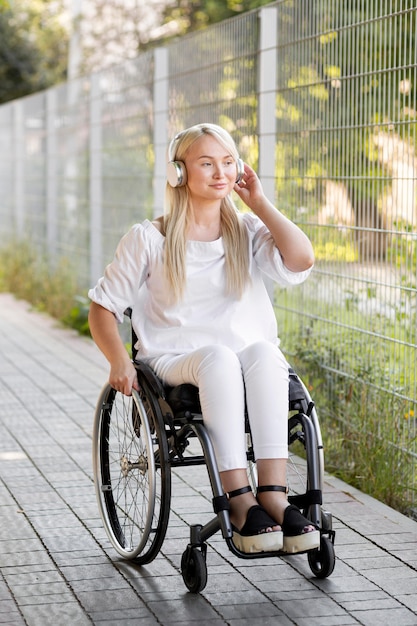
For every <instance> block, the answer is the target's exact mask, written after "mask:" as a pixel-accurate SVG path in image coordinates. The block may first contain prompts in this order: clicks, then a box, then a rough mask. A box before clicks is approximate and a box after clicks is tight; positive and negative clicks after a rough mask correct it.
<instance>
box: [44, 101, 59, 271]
mask: <svg viewBox="0 0 417 626" xmlns="http://www.w3.org/2000/svg"><path fill="white" fill-rule="evenodd" d="M55 122H56V90H55V89H49V90H48V91H47V92H46V248H47V251H48V255H49V258H50V259H51V262H52V263H55V261H56V255H57V179H56V162H57V152H56V145H57V144H56V123H55Z"/></svg>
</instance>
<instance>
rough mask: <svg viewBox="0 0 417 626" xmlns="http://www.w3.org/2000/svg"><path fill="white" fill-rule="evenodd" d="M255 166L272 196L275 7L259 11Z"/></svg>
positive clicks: (266, 190)
mask: <svg viewBox="0 0 417 626" xmlns="http://www.w3.org/2000/svg"><path fill="white" fill-rule="evenodd" d="M259 20H260V29H259V30H260V36H259V78H258V91H259V94H258V120H259V128H258V132H259V167H258V173H259V177H260V179H261V181H262V185H263V188H264V191H265V194H266V196H267V197H268V198H269V199H270V200H271V202H274V199H275V136H276V121H275V109H276V106H275V99H276V78H277V39H278V36H277V8H276V7H265V8H263V9H261V10H260V12H259Z"/></svg>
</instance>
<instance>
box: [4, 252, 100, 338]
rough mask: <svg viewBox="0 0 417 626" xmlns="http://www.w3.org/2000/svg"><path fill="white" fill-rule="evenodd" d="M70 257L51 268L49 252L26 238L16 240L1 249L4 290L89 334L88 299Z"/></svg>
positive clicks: (67, 324)
mask: <svg viewBox="0 0 417 626" xmlns="http://www.w3.org/2000/svg"><path fill="white" fill-rule="evenodd" d="M75 275H76V274H75V272H74V270H73V268H72V267H71V264H70V263H69V262H68V260H66V259H61V260H60V261H59V263H58V264H57V265H56V267H55V268H54V269H52V270H51V269H50V267H49V263H48V260H47V258H46V257H45V256H42V255H39V253H37V252H36V251H35V249H34V248H33V246H32V245H31V244H30V243H29V242H26V241H12V242H10V243H9V244H8V245H7V246H5V247H4V248H2V249H1V250H0V291H3V292H9V293H13V294H14V295H15V296H16V297H17V298H19V299H22V300H26V301H27V302H30V303H31V304H32V305H33V307H34V308H35V309H36V310H37V311H44V312H46V313H48V314H49V315H51V316H52V317H54V318H56V319H58V320H60V321H61V322H62V323H63V324H65V325H66V326H70V327H71V328H75V329H76V330H77V331H78V332H80V333H82V334H89V328H88V322H87V315H88V301H87V298H86V297H85V296H84V295H82V293H81V290H80V289H79V287H78V285H77V282H76V280H75V278H74V277H75Z"/></svg>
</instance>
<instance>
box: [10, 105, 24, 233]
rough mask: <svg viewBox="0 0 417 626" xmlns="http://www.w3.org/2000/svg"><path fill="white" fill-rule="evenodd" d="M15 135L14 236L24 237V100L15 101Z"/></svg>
mask: <svg viewBox="0 0 417 626" xmlns="http://www.w3.org/2000/svg"><path fill="white" fill-rule="evenodd" d="M12 106H13V135H14V141H13V145H14V155H13V156H14V163H15V171H14V214H15V220H14V236H15V237H17V238H18V239H22V238H23V237H24V236H25V193H24V189H25V166H24V163H25V162H24V157H25V145H24V140H25V135H24V129H23V119H24V117H23V102H22V100H16V101H15V102H13V105H12Z"/></svg>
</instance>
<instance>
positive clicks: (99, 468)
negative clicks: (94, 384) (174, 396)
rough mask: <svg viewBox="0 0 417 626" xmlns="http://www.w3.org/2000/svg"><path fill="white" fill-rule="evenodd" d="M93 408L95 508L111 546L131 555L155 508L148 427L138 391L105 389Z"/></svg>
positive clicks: (149, 527)
mask: <svg viewBox="0 0 417 626" xmlns="http://www.w3.org/2000/svg"><path fill="white" fill-rule="evenodd" d="M97 413H98V414H97V415H96V428H95V434H94V443H95V450H94V457H95V459H94V461H95V463H94V465H95V485H96V494H97V500H98V504H99V510H100V514H101V517H102V519H103V523H104V526H105V529H106V532H107V534H108V536H109V539H110V541H111V543H112V545H113V546H114V548H115V549H116V550H117V552H119V554H121V555H122V556H123V557H124V558H128V559H133V558H136V557H137V556H138V555H139V554H140V553H141V552H142V551H143V550H144V548H145V546H146V543H147V541H148V539H149V535H150V534H151V532H152V523H153V519H154V513H155V503H156V497H157V489H156V468H155V458H154V453H153V438H152V433H151V432H150V427H149V423H148V421H147V419H144V415H146V412H145V409H144V406H143V404H142V402H141V400H140V398H139V396H138V395H137V394H136V393H134V395H133V396H131V397H127V396H123V395H122V394H120V393H118V392H116V391H114V390H113V389H111V388H107V389H105V390H104V393H103V396H102V398H101V400H100V401H99V404H98V409H97ZM133 416H135V417H134V418H133ZM138 434H139V436H138Z"/></svg>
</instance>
